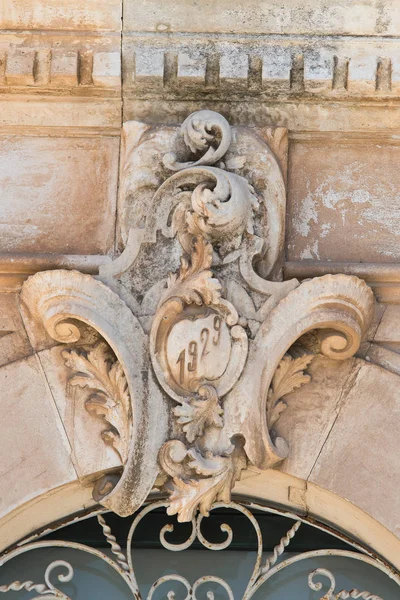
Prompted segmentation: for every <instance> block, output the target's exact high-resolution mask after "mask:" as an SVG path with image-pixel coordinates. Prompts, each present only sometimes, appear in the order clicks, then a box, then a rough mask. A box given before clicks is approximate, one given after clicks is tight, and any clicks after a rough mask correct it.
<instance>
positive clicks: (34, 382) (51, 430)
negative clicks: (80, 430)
mask: <svg viewBox="0 0 400 600" xmlns="http://www.w3.org/2000/svg"><path fill="white" fill-rule="evenodd" d="M0 438H1V447H0V474H1V477H0V480H1V486H0V515H4V514H7V513H9V512H10V511H12V510H14V509H15V508H17V507H18V506H20V505H22V504H24V503H25V502H28V501H29V500H30V499H32V498H34V497H35V496H37V495H39V494H42V493H44V492H47V491H49V490H51V489H54V488H56V487H58V486H61V485H63V484H65V483H67V482H69V481H73V480H75V479H76V473H75V471H74V468H73V466H72V462H71V457H70V454H71V448H70V446H69V443H68V440H67V438H66V435H65V431H64V428H63V425H62V423H61V420H60V417H59V415H58V412H57V409H56V406H55V404H54V401H53V398H52V396H51V394H50V391H49V387H48V385H47V382H46V379H45V376H44V373H43V371H42V368H41V366H40V363H39V360H38V358H37V357H36V356H31V357H29V358H26V359H24V360H22V361H17V362H14V363H12V364H10V365H7V366H5V367H2V368H1V369H0Z"/></svg>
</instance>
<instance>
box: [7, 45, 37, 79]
mask: <svg viewBox="0 0 400 600" xmlns="http://www.w3.org/2000/svg"><path fill="white" fill-rule="evenodd" d="M34 59H35V53H34V51H33V50H32V49H30V48H28V49H21V50H17V51H15V52H14V53H10V54H9V55H8V56H7V62H6V69H5V75H6V77H5V78H6V82H7V83H8V84H10V85H33V83H34V77H33V63H34Z"/></svg>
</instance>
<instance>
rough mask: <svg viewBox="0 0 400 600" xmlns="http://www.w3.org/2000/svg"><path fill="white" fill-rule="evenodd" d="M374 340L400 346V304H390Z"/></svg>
mask: <svg viewBox="0 0 400 600" xmlns="http://www.w3.org/2000/svg"><path fill="white" fill-rule="evenodd" d="M374 342H377V343H389V344H393V343H394V344H399V346H400V306H399V305H389V306H387V307H386V310H385V312H384V314H383V316H382V319H381V321H380V323H379V327H378V329H377V330H376V333H375V336H374Z"/></svg>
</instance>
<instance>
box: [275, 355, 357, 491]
mask: <svg viewBox="0 0 400 600" xmlns="http://www.w3.org/2000/svg"><path fill="white" fill-rule="evenodd" d="M356 363H357V361H355V359H349V360H346V361H335V360H331V359H329V358H325V357H323V356H319V357H316V358H315V359H314V360H313V361H312V363H311V365H310V366H309V367H308V369H307V372H308V373H309V374H310V375H311V381H310V383H308V384H307V385H305V386H304V387H301V388H300V389H298V390H295V391H294V392H292V393H291V394H289V395H288V396H286V398H285V401H286V403H287V406H288V408H287V409H286V410H285V411H284V412H283V413H282V415H281V416H280V418H279V420H278V422H277V423H276V425H275V431H276V433H277V435H279V436H281V437H283V438H284V439H285V440H287V442H288V444H289V447H290V453H289V456H288V458H287V459H286V460H285V461H284V462H283V463H282V465H281V466H280V470H282V471H284V472H285V473H288V474H289V475H293V476H295V477H299V478H300V479H305V480H306V479H307V478H308V476H309V474H310V473H311V471H312V468H313V466H314V464H315V461H316V460H317V458H318V456H319V453H320V452H321V449H322V447H323V445H324V443H325V440H326V438H327V436H328V435H329V432H330V430H331V428H332V425H333V424H334V422H335V420H336V418H337V415H338V404H339V400H340V397H341V395H342V393H343V389H344V388H345V386H346V383H347V382H348V381H349V380H350V379H351V377H352V373H353V372H354V369H355V365H356Z"/></svg>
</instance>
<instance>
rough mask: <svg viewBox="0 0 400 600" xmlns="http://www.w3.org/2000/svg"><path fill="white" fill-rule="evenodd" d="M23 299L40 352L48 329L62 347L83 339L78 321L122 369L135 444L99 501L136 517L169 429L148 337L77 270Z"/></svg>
mask: <svg viewBox="0 0 400 600" xmlns="http://www.w3.org/2000/svg"><path fill="white" fill-rule="evenodd" d="M20 298H21V303H22V309H23V310H22V312H23V315H24V321H25V324H26V328H27V331H28V333H29V335H30V338H31V343H32V345H33V346H34V347H35V348H37V349H40V345H41V340H42V339H43V329H44V330H45V331H46V332H47V334H48V335H49V336H50V337H51V338H52V339H53V340H56V341H57V342H60V343H62V344H74V343H75V342H77V341H78V340H79V338H80V329H79V323H77V322H83V323H86V324H87V325H89V326H90V327H92V328H94V329H95V330H96V331H97V332H98V333H100V335H101V336H102V337H103V338H104V340H105V341H106V342H107V343H108V344H109V346H110V347H111V349H112V350H113V352H114V354H115V356H116V358H117V360H118V362H119V363H120V365H121V366H122V369H123V372H124V374H125V377H126V382H127V384H128V388H129V396H130V403H131V407H130V411H129V415H128V419H127V422H126V423H125V426H126V427H127V428H128V435H127V436H125V437H127V439H128V440H129V443H128V448H127V452H126V456H127V458H126V463H125V465H124V468H123V473H122V476H121V478H120V479H119V480H118V479H115V478H114V480H113V479H112V478H111V479H107V478H106V479H105V480H104V481H102V480H100V481H99V482H98V484H97V485H96V487H95V490H94V496H95V499H96V500H98V501H100V502H101V504H103V505H104V506H106V507H107V508H109V509H110V510H113V511H114V512H116V513H117V514H119V515H121V516H126V515H129V514H132V513H133V512H134V511H135V510H137V509H138V508H139V507H140V506H141V505H142V504H143V502H144V500H145V499H146V497H147V495H148V493H149V492H150V490H151V488H152V486H153V483H154V480H155V478H156V477H157V474H158V465H157V453H158V450H159V447H160V445H161V443H162V442H163V441H164V439H165V435H166V427H167V411H166V407H165V406H164V404H163V399H162V396H161V394H160V392H159V390H158V389H157V387H156V386H153V389H151V390H149V389H148V386H149V383H148V379H147V377H146V376H145V375H144V374H145V372H146V371H147V363H146V338H145V335H144V333H143V330H142V327H141V325H140V323H139V321H138V320H137V318H136V317H135V316H134V315H133V314H132V313H131V311H130V310H129V309H128V307H127V306H126V305H125V303H124V302H123V301H122V300H121V299H120V298H119V297H118V296H117V295H116V294H115V293H114V292H112V291H111V290H110V289H109V288H108V287H106V286H105V285H104V284H102V283H101V282H99V281H96V280H95V279H93V278H92V277H91V276H89V275H83V274H82V273H79V272H77V271H63V270H59V271H45V272H41V273H37V274H36V275H33V276H32V277H30V278H29V279H28V280H27V281H26V282H25V283H24V285H23V287H22V291H21V296H20ZM110 482H113V484H111V483H110ZM114 483H115V485H114ZM111 488H112V489H111Z"/></svg>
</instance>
